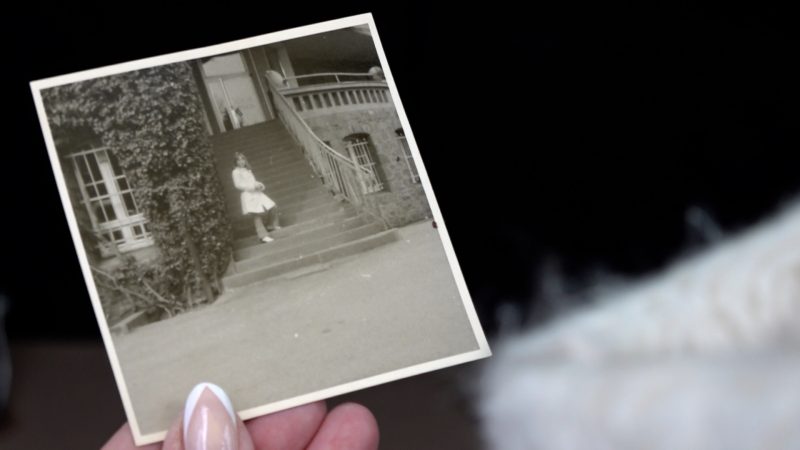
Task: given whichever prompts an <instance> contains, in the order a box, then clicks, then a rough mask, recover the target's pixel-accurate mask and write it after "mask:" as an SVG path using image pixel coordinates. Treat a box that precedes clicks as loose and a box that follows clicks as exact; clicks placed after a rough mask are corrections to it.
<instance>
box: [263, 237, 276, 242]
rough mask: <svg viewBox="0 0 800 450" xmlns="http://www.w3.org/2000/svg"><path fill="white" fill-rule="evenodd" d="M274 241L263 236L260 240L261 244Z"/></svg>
mask: <svg viewBox="0 0 800 450" xmlns="http://www.w3.org/2000/svg"><path fill="white" fill-rule="evenodd" d="M274 240H275V239H272V238H271V237H269V236H264V237H263V238H261V242H272V241H274Z"/></svg>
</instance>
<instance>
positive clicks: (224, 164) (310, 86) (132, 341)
mask: <svg viewBox="0 0 800 450" xmlns="http://www.w3.org/2000/svg"><path fill="white" fill-rule="evenodd" d="M265 31H273V30H265ZM31 86H32V90H33V96H34V99H35V101H36V104H37V108H38V112H39V117H40V120H41V123H42V128H43V133H44V136H45V140H46V142H47V146H48V151H49V154H50V159H51V162H52V165H53V170H54V174H55V178H56V181H57V183H58V186H59V190H60V194H61V198H62V200H63V203H64V208H65V212H66V215H67V219H68V222H69V225H70V228H71V232H72V236H73V238H74V240H75V244H76V250H77V252H78V256H79V260H80V262H81V265H82V269H83V273H84V275H85V277H86V282H87V286H88V290H89V293H90V295H91V297H92V302H93V304H94V308H95V313H96V314H97V319H98V321H99V325H100V329H101V332H102V334H103V338H104V340H105V344H106V348H107V350H108V352H109V357H110V359H111V364H112V367H113V370H114V374H115V377H116V379H117V383H118V385H119V389H120V394H121V397H122V401H123V403H124V405H125V409H126V413H127V415H128V419H129V421H130V424H131V427H132V430H133V433H134V436H135V438H136V442H137V444H144V443H150V442H155V441H158V440H161V439H163V437H164V434H165V431H166V429H167V427H168V426H169V424H170V422H171V420H172V418H173V417H175V415H176V414H177V412H178V411H180V410H181V408H182V402H183V400H184V399H185V396H186V394H187V393H188V392H189V390H190V389H191V388H192V387H193V386H194V385H195V384H197V383H199V382H203V381H208V382H212V383H215V384H218V385H220V386H223V387H224V388H225V390H226V392H228V393H229V394H230V396H231V398H232V399H233V401H234V404H236V405H238V406H239V407H240V408H241V409H240V410H239V414H240V416H241V417H242V418H243V419H248V418H251V417H255V416H258V415H262V414H266V413H270V412H274V411H277V410H281V409H285V408H288V407H292V406H297V405H300V404H303V403H307V402H310V401H314V400H319V399H323V398H327V397H331V396H335V395H338V394H342V393H345V392H350V391H353V390H356V389H361V388H365V387H369V386H373V385H376V384H379V383H384V382H388V381H392V380H396V379H399V378H403V377H407V376H411V375H415V374H419V373H423V372H427V371H431V370H435V369H439V368H443V367H447V366H451V365H454V364H459V363H463V362H468V361H472V360H476V359H479V358H483V357H487V356H489V354H490V351H489V348H488V345H487V343H486V339H485V338H484V335H483V332H482V331H481V328H480V324H479V322H478V320H477V316H476V315H475V311H474V309H473V306H472V302H471V300H470V298H469V294H468V292H467V289H466V284H465V282H464V280H463V277H462V275H461V273H460V270H459V268H458V264H457V261H456V259H455V253H454V251H453V249H452V246H451V244H450V241H449V238H448V236H447V231H446V228H445V227H444V225H445V224H444V223H443V221H442V218H441V216H440V212H439V208H438V206H437V204H436V201H435V198H434V196H433V192H432V190H431V186H430V183H429V182H428V178H427V175H426V173H425V169H424V167H423V160H424V155H425V152H426V151H440V150H442V149H426V148H425V146H424V143H420V147H418V146H417V143H416V142H415V141H414V138H413V134H412V132H411V129H410V128H409V122H408V119H407V118H406V117H405V114H404V112H403V108H402V105H401V103H400V99H399V97H398V93H397V90H396V87H395V85H394V82H393V81H392V77H391V73H390V71H389V67H388V65H387V62H386V56H385V55H384V53H383V50H382V49H381V46H380V41H379V40H378V36H377V32H376V28H375V25H374V22H373V20H372V17H371V15H369V14H366V15H361V16H355V17H350V18H346V19H340V20H335V21H331V22H325V23H320V24H315V25H311V26H307V27H301V28H297V29H292V30H286V31H280V32H275V33H271V34H266V35H263V36H259V37H255V38H250V39H245V40H241V41H236V42H232V43H228V44H221V45H216V46H213V47H207V48H202V49H196V50H190V51H186V52H181V53H177V54H171V55H166V56H159V57H154V58H150V59H146V60H141V61H134V62H130V63H124V64H120V65H116V66H109V67H104V68H100V69H95V70H89V71H86V72H80V73H76V74H71V75H64V76H59V77H55V78H49V79H46V80H40V81H35V82H33V83H31ZM412 119H413V118H412ZM42 170H46V169H45V168H42ZM74 297H75V296H71V295H68V296H66V297H65V299H69V298H74Z"/></svg>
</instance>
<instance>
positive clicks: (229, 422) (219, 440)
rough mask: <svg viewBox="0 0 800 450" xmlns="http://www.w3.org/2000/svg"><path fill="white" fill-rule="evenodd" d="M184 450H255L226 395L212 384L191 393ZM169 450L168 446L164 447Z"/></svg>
mask: <svg viewBox="0 0 800 450" xmlns="http://www.w3.org/2000/svg"><path fill="white" fill-rule="evenodd" d="M182 431H183V448H184V449H185V450H252V449H253V442H252V440H251V439H250V435H249V433H248V432H247V428H245V426H244V424H243V423H242V421H241V420H240V419H239V418H238V417H237V416H236V413H235V412H234V409H233V404H232V403H231V400H230V398H229V397H228V395H227V394H225V391H223V390H222V388H220V387H219V386H217V385H215V384H211V383H200V384H198V385H197V386H195V387H194V389H192V391H191V392H190V393H189V397H188V398H187V399H186V406H185V408H184V411H183V430H182ZM165 447H166V446H165Z"/></svg>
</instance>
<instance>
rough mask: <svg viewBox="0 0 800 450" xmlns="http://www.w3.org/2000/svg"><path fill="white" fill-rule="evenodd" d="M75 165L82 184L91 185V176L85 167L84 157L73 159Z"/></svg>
mask: <svg viewBox="0 0 800 450" xmlns="http://www.w3.org/2000/svg"><path fill="white" fill-rule="evenodd" d="M75 164H77V165H78V170H79V171H80V172H81V178H83V182H84V183H91V182H92V181H93V180H92V176H91V175H89V168H88V166H87V165H86V157H85V156H83V155H80V156H76V157H75Z"/></svg>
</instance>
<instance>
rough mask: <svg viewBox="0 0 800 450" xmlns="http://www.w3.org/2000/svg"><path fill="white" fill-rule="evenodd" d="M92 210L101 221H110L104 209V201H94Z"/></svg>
mask: <svg viewBox="0 0 800 450" xmlns="http://www.w3.org/2000/svg"><path fill="white" fill-rule="evenodd" d="M92 211H94V216H95V218H97V221H98V222H99V223H104V222H108V218H107V217H106V214H105V212H104V209H103V201H102V200H96V201H93V202H92Z"/></svg>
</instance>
